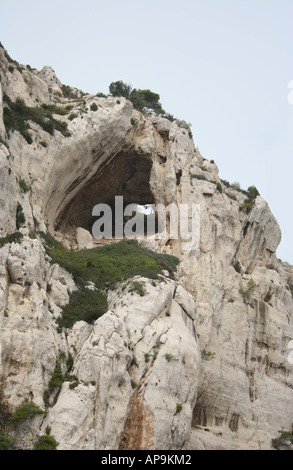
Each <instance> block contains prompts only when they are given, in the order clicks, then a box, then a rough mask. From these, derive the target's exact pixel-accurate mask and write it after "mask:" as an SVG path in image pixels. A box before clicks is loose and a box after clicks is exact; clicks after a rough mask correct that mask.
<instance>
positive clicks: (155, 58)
mask: <svg viewBox="0 0 293 470" xmlns="http://www.w3.org/2000/svg"><path fill="white" fill-rule="evenodd" d="M0 11H1V27H0V41H1V42H2V44H3V45H4V47H5V48H6V50H7V51H8V53H9V54H10V56H11V57H12V58H13V59H15V60H17V61H18V62H20V63H21V64H23V65H27V64H29V65H30V66H32V67H34V68H37V69H39V70H40V69H42V67H43V66H44V65H50V66H52V67H53V69H54V70H55V72H56V74H57V76H58V78H59V79H60V80H61V82H62V83H63V84H66V85H70V86H75V87H77V88H79V89H81V90H83V91H85V92H88V93H97V92H103V93H108V92H109V85H110V83H111V82H113V81H117V80H122V81H124V82H126V83H129V84H131V86H132V87H133V88H141V89H146V88H148V89H150V90H152V91H154V92H156V93H159V95H160V101H161V103H162V106H163V108H164V109H165V111H166V112H169V113H171V114H173V115H174V116H175V117H176V118H178V119H184V120H185V121H187V122H188V123H191V126H192V127H191V129H192V133H193V138H194V143H195V146H196V147H198V148H199V150H200V152H201V154H202V156H203V157H205V158H208V159H210V160H211V159H213V160H214V161H215V163H216V164H217V165H218V168H219V175H220V177H221V178H222V179H225V180H228V181H230V183H233V182H239V183H240V185H241V187H242V188H243V189H247V188H248V186H251V185H255V186H256V187H257V188H258V190H259V192H260V194H261V196H262V197H263V198H264V199H265V200H266V201H267V202H268V204H269V206H270V208H271V210H272V212H273V214H274V216H275V217H276V219H277V221H278V223H279V225H280V228H281V231H282V241H281V244H280V246H279V248H278V250H277V256H278V257H279V258H280V259H282V260H283V261H287V262H289V263H291V264H293V243H292V241H293V220H292V209H291V206H290V204H291V203H290V201H291V202H292V200H293V181H292V175H293V159H292V157H293V27H292V24H293V1H292V0H82V1H81V0H50V1H48V0H41V1H40V0H37V1H35V0H26V1H24V0H14V1H11V0H0ZM290 92H291V94H290Z"/></svg>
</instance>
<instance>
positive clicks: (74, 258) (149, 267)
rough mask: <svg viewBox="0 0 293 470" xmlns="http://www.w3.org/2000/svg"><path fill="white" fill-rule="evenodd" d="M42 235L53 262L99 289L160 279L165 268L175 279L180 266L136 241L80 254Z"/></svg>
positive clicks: (175, 260) (119, 243)
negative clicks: (128, 281) (133, 280)
mask: <svg viewBox="0 0 293 470" xmlns="http://www.w3.org/2000/svg"><path fill="white" fill-rule="evenodd" d="M41 236H42V238H43V240H44V245H45V249H46V252H47V254H48V255H49V256H50V257H51V259H52V262H54V263H58V264H60V266H62V267H63V268H65V269H66V270H67V271H69V272H70V273H71V274H72V275H73V277H74V279H75V281H76V282H77V283H78V284H79V285H81V286H84V285H85V284H86V282H88V281H92V282H93V283H94V284H95V285H96V287H97V288H100V289H102V290H103V289H105V288H110V289H111V288H114V287H115V285H116V284H117V283H118V282H121V281H123V280H126V279H129V278H132V277H134V276H137V275H140V276H142V277H147V278H149V279H157V277H158V274H160V273H161V272H162V270H164V269H165V270H167V271H168V272H169V274H170V276H171V277H172V278H174V271H176V268H177V265H178V263H179V259H178V258H176V257H175V256H172V255H165V254H161V253H155V252H153V251H150V250H147V249H146V248H143V247H140V246H139V245H138V242H137V241H136V240H122V241H121V242H118V243H113V244H111V245H106V246H104V247H99V248H93V249H91V250H81V251H77V252H76V251H74V250H66V249H65V248H64V247H63V245H61V243H59V242H57V241H56V240H55V239H54V238H53V237H52V236H51V235H50V234H49V233H46V234H45V233H43V232H41ZM87 292H88V290H87Z"/></svg>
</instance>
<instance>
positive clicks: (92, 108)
mask: <svg viewBox="0 0 293 470" xmlns="http://www.w3.org/2000/svg"><path fill="white" fill-rule="evenodd" d="M90 110H91V111H97V110H98V105H97V103H92V104H91V106H90Z"/></svg>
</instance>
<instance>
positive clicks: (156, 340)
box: [0, 48, 293, 450]
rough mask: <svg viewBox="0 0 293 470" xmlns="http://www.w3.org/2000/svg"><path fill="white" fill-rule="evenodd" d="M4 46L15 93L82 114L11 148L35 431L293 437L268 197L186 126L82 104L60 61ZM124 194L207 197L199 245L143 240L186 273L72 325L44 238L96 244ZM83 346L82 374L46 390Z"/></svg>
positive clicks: (290, 304)
mask: <svg viewBox="0 0 293 470" xmlns="http://www.w3.org/2000/svg"><path fill="white" fill-rule="evenodd" d="M0 55H1V57H0V59H1V62H0V63H1V83H2V92H3V93H6V94H7V95H8V96H9V97H10V99H11V100H12V101H13V100H15V99H16V98H17V97H18V96H21V97H23V99H24V100H25V103H26V104H27V106H36V105H38V103H47V104H49V103H51V104H52V103H57V104H58V106H61V107H62V106H63V107H65V106H67V105H68V104H70V106H72V109H71V110H70V113H72V115H73V116H72V115H71V118H70V119H69V115H64V116H60V115H58V116H57V115H54V116H55V117H56V119H59V120H60V121H63V122H65V123H67V125H68V130H69V131H70V133H71V135H70V136H69V137H65V136H63V135H62V134H61V133H60V132H58V131H56V130H55V132H54V134H53V135H50V134H49V133H48V132H45V131H44V130H43V129H41V128H40V127H39V126H38V125H37V124H36V123H30V127H31V131H30V132H31V134H32V137H33V143H32V144H28V143H27V142H26V141H25V140H24V139H23V137H22V136H21V135H20V134H19V133H18V132H17V131H15V132H11V133H10V134H9V136H8V135H6V136H5V135H4V138H5V139H6V145H4V144H0V181H1V194H0V216H1V224H0V236H2V237H4V236H6V235H7V234H10V233H13V232H15V231H16V207H17V203H19V204H21V207H22V210H23V213H24V215H25V222H24V223H23V224H21V228H20V230H21V231H22V233H23V234H24V238H23V240H22V242H21V243H20V244H16V243H8V244H4V245H3V247H2V248H0V258H1V263H0V312H1V313H0V334H1V351H2V356H1V357H2V362H1V366H0V367H1V389H0V390H1V394H0V402H1V406H2V409H3V410H5V413H6V414H7V415H8V414H9V413H11V412H12V411H14V410H15V409H16V407H17V406H18V405H19V404H21V403H22V402H23V400H33V401H34V402H36V403H37V404H38V405H39V406H41V407H44V406H45V404H46V406H48V414H47V415H46V417H45V418H44V419H43V421H38V422H37V425H36V426H37V427H38V431H37V432H40V429H41V431H42V432H45V428H46V426H48V425H49V426H51V432H52V434H53V435H54V436H55V438H56V439H57V441H58V442H59V447H58V448H59V449H117V448H120V449H125V450H126V449H181V448H184V449H241V448H245V449H270V448H271V440H272V438H275V437H278V431H279V430H281V429H282V430H285V431H289V432H292V416H293V391H292V390H293V368H292V364H290V362H289V360H288V354H289V350H288V344H289V342H290V340H292V338H293V316H292V311H293V300H292V288H293V267H292V266H290V265H288V264H286V263H284V262H281V261H280V260H278V259H277V258H276V249H277V247H278V244H279V242H280V237H281V231H280V228H279V226H278V224H277V222H276V220H275V218H274V216H273V214H272V213H271V211H270V209H269V207H268V205H267V203H266V202H265V201H264V200H263V199H262V197H260V196H258V197H257V198H256V199H255V201H254V202H253V204H252V207H251V210H249V209H248V210H247V209H246V208H245V205H244V203H245V200H246V198H247V196H246V195H245V194H243V192H241V191H237V190H235V189H233V188H227V187H226V186H225V185H224V184H223V182H221V180H220V178H219V176H218V168H217V166H216V165H215V164H214V163H212V162H209V161H208V160H205V159H203V157H202V156H201V154H200V152H199V150H198V149H197V148H195V147H194V143H193V140H192V138H191V135H190V132H189V131H188V129H186V128H184V127H180V125H181V124H180V123H179V124H180V125H178V123H177V122H176V121H174V122H170V121H168V120H167V119H164V118H161V117H158V116H155V115H142V114H141V113H139V112H138V111H136V110H134V109H133V107H132V104H131V103H130V102H129V101H127V100H125V99H124V98H119V99H117V98H114V97H108V98H104V97H97V96H91V95H85V96H84V97H83V100H84V103H85V104H84V103H81V102H78V101H71V100H69V99H66V98H64V97H62V96H61V95H60V93H62V89H61V88H62V85H61V83H60V82H59V81H58V79H57V77H56V75H55V73H54V71H52V69H51V68H49V67H45V68H44V69H43V70H42V71H41V72H38V71H34V70H32V71H31V70H28V69H25V70H19V69H18V68H17V67H15V64H14V65H12V64H11V63H10V62H9V60H8V58H7V56H6V55H5V54H4V52H3V50H2V48H0ZM12 69H13V70H12ZM38 100H39V101H38ZM58 100H59V101H58ZM93 103H95V104H96V105H97V110H96V111H95V110H94V109H95V108H93V107H92V105H93ZM0 111H1V109H0ZM0 134H1V113H0ZM2 134H3V126H2ZM2 134H1V135H2ZM2 138H3V137H2ZM5 139H4V140H5ZM8 148H9V150H8ZM21 180H23V181H25V183H26V184H27V186H28V188H29V189H28V190H27V191H24V190H23V188H21V186H23V184H21V183H20V182H21ZM252 184H253V182H252ZM115 195H123V197H124V198H125V202H126V203H130V202H136V203H139V204H147V203H155V204H158V203H162V204H165V205H168V204H170V203H172V202H176V203H177V204H180V203H185V204H192V203H194V204H198V205H199V206H200V240H199V247H198V248H197V249H196V250H191V251H186V250H184V249H183V248H184V244H183V243H182V240H180V239H178V240H177V239H172V237H171V236H170V235H169V232H168V229H169V228H168V226H167V227H166V231H165V235H166V238H164V237H162V239H161V240H154V239H153V240H145V241H144V242H143V243H142V245H143V246H146V247H149V248H151V249H154V250H156V251H159V252H162V253H167V254H172V255H175V256H178V257H179V259H180V264H179V266H178V271H177V275H176V277H175V278H176V280H172V279H171V278H170V277H168V276H167V273H166V272H164V275H163V276H162V277H161V278H160V282H159V281H156V282H155V283H154V282H152V281H150V280H147V279H143V278H138V279H136V280H138V281H139V282H144V283H145V290H146V294H145V295H144V296H142V297H140V296H139V295H138V294H137V293H133V295H131V292H129V288H128V287H127V286H128V282H129V281H125V284H122V285H120V286H119V287H117V289H116V290H115V291H113V292H111V293H108V297H109V299H108V300H109V310H108V311H107V313H105V314H104V315H103V316H102V317H100V318H99V319H98V320H97V321H96V322H95V323H94V324H93V325H88V324H87V323H85V322H83V321H79V322H77V323H75V324H74V326H73V327H72V328H70V329H67V330H66V334H65V332H63V333H60V332H59V330H57V322H56V320H57V319H58V316H59V315H60V313H61V309H62V307H63V306H64V305H66V304H67V303H68V301H69V295H70V292H72V291H73V290H74V289H76V286H75V283H74V281H73V279H72V277H71V276H70V275H69V274H68V273H66V271H65V270H64V269H62V268H61V267H60V266H58V265H56V264H55V265H53V266H52V265H51V264H50V263H49V261H48V259H47V256H46V255H45V252H44V249H43V247H42V244H41V242H40V239H39V236H38V231H39V230H41V231H46V230H47V228H48V229H49V230H50V232H51V233H52V234H56V237H57V238H58V240H60V241H62V242H63V244H64V246H66V248H68V249H69V248H73V249H90V248H92V246H93V245H92V237H91V234H90V233H89V231H88V230H89V221H90V218H91V216H92V208H93V206H94V205H95V204H97V203H100V202H104V203H110V204H112V205H113V203H114V196H115ZM135 198H137V199H135ZM251 279H252V280H253V282H252V281H251ZM249 283H250V284H249ZM249 286H251V287H250V288H249ZM92 287H93V286H92ZM69 355H71V358H72V361H73V366H72V375H73V376H74V381H69V380H66V381H65V382H64V383H63V385H62V387H61V389H60V390H59V389H58V388H57V389H56V390H53V391H52V390H51V391H50V394H49V396H48V386H49V382H50V378H51V374H52V372H53V371H54V368H55V366H56V364H57V363H60V367H61V368H63V371H65V369H66V365H65V362H64V357H65V358H68V357H69ZM60 358H63V359H60ZM0 424H1V423H0ZM0 431H1V429H0ZM22 445H24V444H23V443H22ZM27 446H29V443H27Z"/></svg>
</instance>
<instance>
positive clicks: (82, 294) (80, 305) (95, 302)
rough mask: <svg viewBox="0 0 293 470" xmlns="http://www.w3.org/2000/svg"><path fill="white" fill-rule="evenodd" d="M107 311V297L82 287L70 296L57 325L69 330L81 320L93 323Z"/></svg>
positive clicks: (97, 291)
mask: <svg viewBox="0 0 293 470" xmlns="http://www.w3.org/2000/svg"><path fill="white" fill-rule="evenodd" d="M107 309H108V303H107V297H106V296H105V295H104V294H103V293H102V292H100V291H99V290H90V289H87V288H86V287H82V288H79V289H78V290H76V291H74V292H73V293H72V294H71V295H70V299H69V303H68V304H67V305H65V306H64V307H63V308H62V316H61V317H59V318H58V320H57V323H58V325H59V327H60V328H71V327H72V326H73V324H74V323H75V322H76V321H81V320H83V321H86V322H87V323H93V322H94V321H95V320H97V319H98V318H99V317H100V316H101V315H103V314H104V313H105V312H106V311H107Z"/></svg>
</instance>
